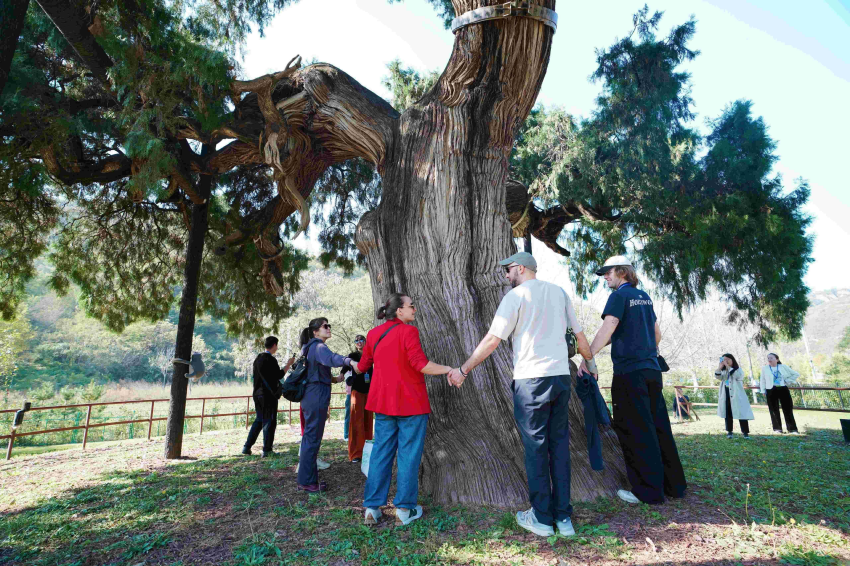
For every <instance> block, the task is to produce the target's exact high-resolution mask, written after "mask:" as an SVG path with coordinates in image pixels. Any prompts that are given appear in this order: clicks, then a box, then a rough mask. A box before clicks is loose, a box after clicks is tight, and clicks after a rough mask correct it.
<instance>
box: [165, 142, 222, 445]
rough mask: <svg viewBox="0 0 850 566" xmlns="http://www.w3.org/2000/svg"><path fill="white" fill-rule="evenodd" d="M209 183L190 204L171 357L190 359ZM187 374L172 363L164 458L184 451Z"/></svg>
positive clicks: (204, 181) (207, 178)
mask: <svg viewBox="0 0 850 566" xmlns="http://www.w3.org/2000/svg"><path fill="white" fill-rule="evenodd" d="M209 150H210V146H207V145H205V146H204V149H203V154H204V155H206V154H207V153H208V152H209ZM212 182H213V176H212V175H201V180H200V183H199V184H198V192H199V194H200V195H201V197H202V198H204V199H206V200H205V202H204V203H203V204H193V205H192V224H191V228H190V230H189V242H188V244H187V245H186V267H185V271H184V276H183V294H182V296H181V297H180V314H179V318H178V320H177V340H176V343H175V346H174V352H175V355H174V357H175V358H179V359H182V360H189V359H191V358H192V337H193V335H194V333H195V308H196V306H197V302H198V281H199V279H200V275H201V262H202V260H203V256H204V238H205V236H206V233H207V228H208V227H209V198H210V193H211V189H212ZM187 373H189V367H188V366H187V365H186V364H184V363H180V362H175V363H174V371H173V375H172V378H171V401H170V403H169V405H168V421H167V426H166V430H165V457H166V458H168V459H175V458H180V456H181V455H182V451H183V422H184V420H185V415H186V392H187V390H188V387H189V380H188V379H186V377H185V376H186V374H187Z"/></svg>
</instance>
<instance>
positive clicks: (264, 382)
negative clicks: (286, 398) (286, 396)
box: [257, 354, 274, 395]
mask: <svg viewBox="0 0 850 566" xmlns="http://www.w3.org/2000/svg"><path fill="white" fill-rule="evenodd" d="M269 355H270V356H271V354H269ZM257 373H259V374H260V379H262V380H263V385H265V386H266V389H268V390H269V393H271V394H272V395H274V389H272V388H271V387H270V386H269V382H268V381H266V378H265V376H263V372H261V371H260V370H259V368H258V369H257Z"/></svg>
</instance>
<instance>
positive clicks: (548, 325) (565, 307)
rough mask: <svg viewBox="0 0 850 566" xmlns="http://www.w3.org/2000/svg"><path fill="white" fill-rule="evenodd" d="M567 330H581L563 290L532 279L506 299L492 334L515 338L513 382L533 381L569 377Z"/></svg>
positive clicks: (494, 320) (503, 337) (491, 330)
mask: <svg viewBox="0 0 850 566" xmlns="http://www.w3.org/2000/svg"><path fill="white" fill-rule="evenodd" d="M568 327H569V328H572V329H573V332H576V333H577V332H581V330H582V329H581V325H579V323H578V319H577V318H576V313H575V310H574V309H573V304H572V302H571V301H570V299H569V297H567V294H566V293H565V292H564V290H563V289H561V288H560V287H558V286H557V285H555V284H553V283H547V282H546V281H540V280H539V279H531V280H529V281H526V282H525V283H523V284H522V285H519V286H517V287H515V288H513V289H511V291H510V292H509V293H508V294H507V295H505V296H504V298H503V299H502V302H501V303H499V308H498V309H497V310H496V316H494V317H493V323H492V324H491V325H490V331H489V333H490V334H493V335H494V336H498V337H499V338H501V339H502V340H507V339H508V338H509V337H510V338H512V339H513V347H514V379H531V378H534V377H549V376H552V375H569V374H570V358H569V350H568V347H567V341H566V339H565V338H564V335H565V334H566V332H567V328H568Z"/></svg>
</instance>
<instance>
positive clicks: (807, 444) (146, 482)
mask: <svg viewBox="0 0 850 566" xmlns="http://www.w3.org/2000/svg"><path fill="white" fill-rule="evenodd" d="M701 415H702V416H703V421H701V422H700V423H687V424H677V425H674V431H675V432H676V434H677V442H678V446H679V449H680V452H681V456H682V460H683V463H684V465H685V469H686V474H687V477H688V482H689V486H690V487H689V496H688V497H687V498H686V499H684V500H677V501H673V502H670V503H668V504H667V505H664V506H647V505H637V506H629V505H627V504H625V503H623V502H621V501H619V500H618V499H616V498H601V499H598V500H596V501H593V502H588V503H576V505H575V513H574V518H573V519H574V524H575V526H576V531H577V532H576V536H575V537H571V538H564V537H557V536H556V537H551V538H550V539H545V538H539V537H535V536H533V535H530V534H528V533H526V532H525V531H523V530H522V529H520V528H519V527H518V526H517V524H516V522H515V519H514V513H515V511H516V510H502V509H489V508H485V507H477V506H466V507H463V506H439V505H434V504H432V503H431V502H429V501H427V498H423V499H424V501H422V503H423V505H424V506H425V509H426V515H425V516H424V517H423V519H421V520H420V521H417V522H415V523H413V524H411V525H409V526H407V527H398V528H396V527H393V526H392V522H391V521H389V520H385V521H384V522H383V523H382V524H381V525H380V526H379V527H377V528H369V527H366V526H364V525H363V524H362V508H361V507H360V503H361V499H360V498H361V497H362V485H363V484H362V481H363V480H362V476H360V475H359V473H358V472H357V471H356V469H355V468H354V467H351V466H348V465H347V464H345V463H344V462H343V460H344V455H343V444H342V442H341V441H340V440H338V439H334V438H332V439H329V440H328V441H326V442H325V444H323V449H322V450H323V451H322V457H323V458H324V459H327V460H332V461H334V464H333V466H332V467H331V468H330V470H328V472H327V474H328V475H327V476H325V477H326V478H327V479H328V480H329V482H331V483H332V485H333V486H335V489H334V490H333V491H331V492H328V493H326V494H317V495H309V496H308V495H306V494H304V493H299V492H296V491H295V490H294V478H293V473H294V466H295V464H296V462H297V445H296V444H294V442H293V441H292V437H291V436H290V437H286V434H289V433H288V432H287V431H286V429H284V430H280V429H279V435H280V436H281V437H283V438H281V442H282V443H286V444H280V445H278V446H277V447H276V450H278V451H279V452H280V454H281V455H280V456H279V457H278V458H275V459H260V458H257V457H251V458H245V457H240V456H216V455H215V454H222V453H226V454H235V453H236V452H237V451H238V446H239V444H240V443H241V442H242V441H243V440H244V433H243V432H241V431H240V432H237V433H217V434H211V435H209V437H207V436H206V435H205V436H204V437H203V438H197V437H193V438H189V437H187V439H186V440H185V442H186V447H185V451H186V452H189V453H192V454H197V458H198V459H197V460H189V461H183V462H180V463H169V464H165V463H163V462H162V461H161V460H156V459H149V460H144V459H140V456H139V452H138V451H140V450H150V452H151V455H153V456H152V457H156V458H158V455H159V452H160V450H161V446H160V445H159V443H151V444H144V443H141V444H139V445H138V446H137V445H136V443H133V446H134V450H136V452H131V451H129V450H127V451H125V452H121V451H119V450H116V449H115V447H110V448H109V449H104V450H93V451H92V452H91V455H86V458H92V459H93V460H91V462H92V464H91V467H92V471H91V472H86V473H88V474H89V476H87V477H88V479H86V480H85V481H82V479H77V480H74V482H70V481H69V483H67V484H62V485H58V484H56V483H55V482H59V481H60V480H61V479H62V476H63V475H65V474H70V473H71V471H72V470H74V469H78V468H79V464H68V463H65V464H63V463H62V462H61V461H52V462H46V461H45V462H40V463H37V462H38V460H37V458H38V457H30V458H22V459H21V460H20V461H14V462H13V463H11V464H9V465H8V466H12V467H7V468H4V471H3V472H2V473H4V476H3V478H4V481H5V483H6V485H11V486H12V488H13V491H14V490H16V489H23V488H16V487H15V486H23V485H24V483H18V482H23V481H24V478H23V476H25V475H26V474H27V473H30V472H28V471H27V470H32V473H41V474H43V478H44V479H45V481H44V483H43V484H40V483H33V484H27V485H35V486H37V487H35V488H33V489H36V490H40V491H41V493H43V494H44V495H43V496H42V497H41V498H36V499H28V500H27V499H22V500H21V501H22V503H20V504H17V506H15V505H12V506H4V508H6V509H7V510H6V511H5V512H4V514H3V515H2V518H0V564H33V565H50V566H54V565H74V564H77V565H83V564H99V565H100V564H102V565H115V566H118V565H125V564H127V565H135V564H142V563H143V564H146V565H154V564H162V565H177V564H181V565H185V566H188V565H189V564H225V565H228V566H243V565H245V566H247V565H255V566H259V565H294V564H303V565H308V564H309V565H336V564H364V565H370V566H371V565H400V566H416V565H426V564H543V563H545V564H557V563H559V562H561V563H569V564H573V563H586V562H593V563H594V564H623V563H627V564H637V563H641V564H657V563H660V562H669V561H671V559H672V557H671V556H670V553H672V555H673V556H691V557H694V559H697V558H699V559H700V560H702V561H701V562H700V563H701V564H703V563H704V564H716V565H720V564H736V563H737V564H765V563H769V564H801V565H811V566H820V565H823V566H827V565H839V564H842V561H847V560H850V475H848V470H850V450H848V448H847V447H845V446H844V445H843V443H842V441H841V438H840V436H839V435H840V433H839V432H838V431H836V430H835V427H834V426H832V425H831V423H832V421H831V420H829V419H825V420H823V421H820V420H817V419H820V418H821V417H820V416H818V417H812V418H811V419H809V418H808V416H807V415H805V414H801V415H800V418H801V421H802V422H804V423H805V430H806V434H804V435H802V436H799V437H791V436H781V437H780V436H770V435H762V434H761V430H760V428H758V427H761V426H762V424H763V423H760V421H756V427H754V435H753V436H754V438H753V439H752V440H750V441H744V440H742V439H740V438H735V439H733V440H728V439H727V438H726V437H725V435H724V434H723V431H722V421H721V420H720V419H718V418H717V417H713V416H711V415H710V414H709V413H708V412H707V411H705V410H703V411H701ZM835 420H836V422H837V418H836V419H835ZM814 424H818V425H819V427H815V426H814ZM736 426H737V425H736ZM757 431H758V432H757ZM330 434H331V435H332V436H333V435H335V434H338V431H336V430H335V429H333V430H331V433H330ZM200 447H203V448H204V451H200ZM71 454H73V452H67V453H63V454H56V455H53V456H52V458H54V459H61V458H65V457H67V455H71ZM97 458H112V460H109V461H106V460H96V459H97ZM121 458H123V459H121ZM145 462H147V463H145ZM27 463H30V464H36V463H37V464H36V465H34V467H32V468H22V467H21V466H23V465H24V464H27ZM51 465H52V466H55V471H56V473H57V474H58V476H56V477H54V475H53V472H54V469H53V468H50V467H49V466H51ZM107 468H108V469H107ZM80 473H82V472H80ZM47 480H50V481H47ZM51 482H53V483H52V484H51ZM71 483H79V484H81V485H83V487H73V486H72V485H71ZM13 484H14V485H13ZM50 485H53V487H50ZM57 486H58V487H57ZM648 541H651V544H650V542H648ZM662 552H663V553H668V554H665V555H664V558H663V559H662V558H661V555H660V554H658V555H657V557H656V553H662Z"/></svg>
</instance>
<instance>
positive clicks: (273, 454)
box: [263, 450, 277, 458]
mask: <svg viewBox="0 0 850 566" xmlns="http://www.w3.org/2000/svg"><path fill="white" fill-rule="evenodd" d="M272 456H277V452H275V451H274V450H269V451H268V452H263V458H269V457H272Z"/></svg>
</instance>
